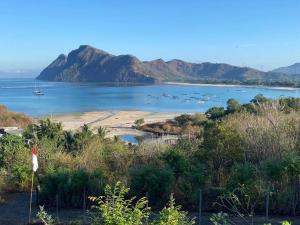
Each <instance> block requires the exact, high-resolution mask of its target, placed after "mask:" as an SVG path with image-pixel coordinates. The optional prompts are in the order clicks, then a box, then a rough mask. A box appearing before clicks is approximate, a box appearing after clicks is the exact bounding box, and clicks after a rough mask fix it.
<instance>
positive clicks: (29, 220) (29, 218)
mask: <svg viewBox="0 0 300 225" xmlns="http://www.w3.org/2000/svg"><path fill="white" fill-rule="evenodd" d="M33 176H34V171H32V175H31V189H30V203H29V217H28V223H29V224H30V223H31V204H32V189H33Z"/></svg>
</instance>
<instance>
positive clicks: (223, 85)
mask: <svg viewBox="0 0 300 225" xmlns="http://www.w3.org/2000/svg"><path fill="white" fill-rule="evenodd" d="M164 84H169V85H182V86H202V87H246V88H253V87H259V88H266V89H273V90H287V91H293V90H299V89H300V88H295V87H284V86H282V87H281V86H280V87H276V86H266V85H242V84H204V83H186V82H165V83H164Z"/></svg>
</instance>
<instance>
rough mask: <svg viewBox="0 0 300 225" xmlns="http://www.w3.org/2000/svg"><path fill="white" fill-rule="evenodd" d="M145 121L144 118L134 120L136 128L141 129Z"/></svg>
mask: <svg viewBox="0 0 300 225" xmlns="http://www.w3.org/2000/svg"><path fill="white" fill-rule="evenodd" d="M143 123H145V120H144V119H143V118H140V119H137V120H136V121H134V128H136V129H140V128H141V126H142V125H143Z"/></svg>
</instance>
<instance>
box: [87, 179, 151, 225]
mask: <svg viewBox="0 0 300 225" xmlns="http://www.w3.org/2000/svg"><path fill="white" fill-rule="evenodd" d="M128 192H129V189H128V188H126V187H125V186H124V185H123V184H122V183H121V182H117V183H116V185H115V186H114V187H113V188H111V187H110V186H109V185H107V186H106V188H105V196H102V197H89V199H90V200H91V201H92V202H94V203H96V206H94V208H96V212H95V213H92V214H91V221H92V223H91V224H92V225H143V224H144V221H145V220H146V219H147V218H148V217H149V213H150V208H148V207H147V199H146V198H144V197H143V198H140V199H138V200H136V199H135V198H134V197H133V198H129V199H126V195H128Z"/></svg>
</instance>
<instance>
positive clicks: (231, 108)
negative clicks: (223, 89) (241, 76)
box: [226, 98, 241, 113]
mask: <svg viewBox="0 0 300 225" xmlns="http://www.w3.org/2000/svg"><path fill="white" fill-rule="evenodd" d="M240 107H241V105H240V104H239V102H238V101H237V100H235V99H234V98H230V99H228V101H227V109H226V113H234V112H238V111H239V110H240Z"/></svg>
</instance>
